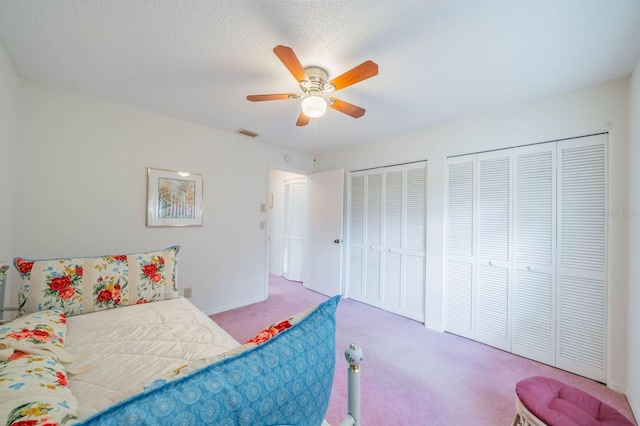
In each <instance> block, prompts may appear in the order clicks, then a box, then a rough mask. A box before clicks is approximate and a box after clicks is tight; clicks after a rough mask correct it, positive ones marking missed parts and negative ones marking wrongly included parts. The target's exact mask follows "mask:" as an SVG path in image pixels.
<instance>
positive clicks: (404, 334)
mask: <svg viewBox="0 0 640 426" xmlns="http://www.w3.org/2000/svg"><path fill="white" fill-rule="evenodd" d="M326 299H327V298H326V297H325V296H323V295H321V294H318V293H315V292H313V291H310V290H307V289H305V288H304V287H303V286H302V285H301V284H300V283H296V282H290V281H287V280H285V279H283V278H281V277H276V276H271V279H270V285H269V298H268V300H266V301H264V302H260V303H255V304H253V305H250V306H245V307H242V308H238V309H234V310H231V311H227V312H223V313H219V314H216V315H212V316H211V318H212V319H213V320H214V321H216V322H217V323H218V324H220V326H221V327H223V328H224V329H225V330H227V331H228V332H229V333H230V334H231V335H232V336H233V337H234V338H235V339H236V340H238V341H240V342H244V341H245V340H247V339H249V338H251V337H253V336H254V335H255V334H256V333H257V332H258V331H260V330H261V329H262V328H264V327H266V326H268V325H270V324H272V323H274V322H276V321H279V320H281V319H283V318H286V317H288V316H291V315H294V314H296V313H298V312H300V311H302V310H303V309H306V308H307V307H309V306H312V305H315V304H318V303H319V302H322V301H324V300H326ZM336 317H337V331H336V334H337V335H336V341H337V348H338V351H337V354H336V358H337V361H336V372H335V377H334V385H333V391H332V393H331V400H330V402H329V410H328V412H327V415H326V419H327V421H328V422H329V423H331V424H332V425H339V424H340V422H341V421H342V419H343V418H344V416H345V414H346V412H347V385H346V383H347V364H346V361H345V360H344V355H343V352H344V349H346V347H347V346H348V345H349V344H350V343H352V342H353V343H358V344H359V345H360V346H362V348H363V351H364V361H363V363H362V365H361V368H362V370H361V374H362V377H361V380H362V423H363V424H366V425H372V426H373V425H375V426H377V425H385V426H386V425H430V426H438V425H447V426H449V425H461V424H468V425H474V426H484V425H486V426H496V425H505V426H507V425H510V424H511V421H512V420H513V416H514V413H515V385H516V383H517V382H518V381H519V380H521V379H524V378H527V377H530V376H537V375H541V376H548V377H552V378H555V379H557V380H561V381H563V382H565V383H567V384H569V385H572V386H575V387H578V388H580V389H582V390H584V391H586V392H588V393H590V394H592V395H593V396H595V397H597V398H599V399H600V400H602V401H603V402H605V403H607V404H609V405H611V406H613V407H614V408H616V409H617V410H619V411H620V412H621V413H622V414H624V415H625V416H626V417H627V418H629V419H631V420H633V414H632V412H631V409H630V407H629V404H628V402H627V399H626V398H625V396H624V395H621V394H619V393H616V392H614V391H612V390H610V389H608V388H607V387H606V386H604V385H602V384H601V383H597V382H594V381H593V380H589V379H586V378H584V377H580V376H576V375H574V374H571V373H568V372H566V371H562V370H558V369H555V368H553V367H549V366H547V365H544V364H540V363H537V362H535V361H531V360H528V359H525V358H521V357H519V356H516V355H512V354H509V353H507V352H504V351H501V350H498V349H495V348H492V347H490V346H486V345H483V344H481V343H477V342H474V341H471V340H468V339H465V338H462V337H458V336H455V335H452V334H449V333H438V332H435V331H432V330H429V329H427V328H425V327H424V325H423V324H421V323H418V322H416V321H412V320H409V319H406V318H403V317H400V316H398V315H394V314H391V313H388V312H385V311H383V310H380V309H377V308H374V307H371V306H369V305H366V304H363V303H359V302H356V301H353V300H349V299H347V300H342V301H341V302H340V305H339V306H338V310H337V313H336Z"/></svg>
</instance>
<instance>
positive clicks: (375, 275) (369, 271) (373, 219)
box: [363, 171, 383, 306]
mask: <svg viewBox="0 0 640 426" xmlns="http://www.w3.org/2000/svg"><path fill="white" fill-rule="evenodd" d="M382 176H383V174H382V171H377V172H375V173H369V174H367V179H366V185H365V188H366V195H367V198H366V206H367V210H366V215H365V223H366V231H365V232H366V243H367V247H366V259H365V290H364V298H363V300H364V301H365V302H367V303H369V304H371V305H374V306H380V281H381V270H380V268H381V262H382Z"/></svg>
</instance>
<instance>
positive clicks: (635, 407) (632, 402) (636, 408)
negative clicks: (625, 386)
mask: <svg viewBox="0 0 640 426" xmlns="http://www.w3.org/2000/svg"><path fill="white" fill-rule="evenodd" d="M626 395H627V401H628V402H629V406H630V407H631V411H632V412H633V415H634V416H635V419H632V420H636V419H639V418H640V417H639V415H640V405H639V404H640V401H638V400H637V399H636V397H635V396H636V394H635V392H634V391H633V389H631V390H629V392H627V394H626Z"/></svg>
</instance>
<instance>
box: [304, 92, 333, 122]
mask: <svg viewBox="0 0 640 426" xmlns="http://www.w3.org/2000/svg"><path fill="white" fill-rule="evenodd" d="M326 111H327V101H325V100H324V98H323V97H322V96H320V95H310V96H307V97H306V98H304V99H303V100H302V112H303V113H304V115H306V116H307V117H309V118H318V117H322V116H323V115H324V113H325V112H326Z"/></svg>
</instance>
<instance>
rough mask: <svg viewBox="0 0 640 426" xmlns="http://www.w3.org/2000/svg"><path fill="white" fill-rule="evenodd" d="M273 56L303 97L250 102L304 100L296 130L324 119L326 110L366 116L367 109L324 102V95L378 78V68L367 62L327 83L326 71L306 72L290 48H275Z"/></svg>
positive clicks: (284, 96)
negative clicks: (312, 119) (312, 121)
mask: <svg viewBox="0 0 640 426" xmlns="http://www.w3.org/2000/svg"><path fill="white" fill-rule="evenodd" d="M273 52H274V53H275V54H276V56H277V57H278V58H279V59H280V60H281V61H282V63H283V64H284V66H285V67H287V69H288V70H289V72H290V73H291V74H292V75H293V77H294V78H295V79H296V80H297V81H298V83H299V84H300V89H302V92H303V93H302V94H301V95H299V94H296V93H276V94H269V95H249V96H247V100H249V101H251V102H260V101H276V100H284V99H299V98H303V99H302V111H301V112H300V115H299V116H298V121H297V122H296V126H306V125H307V124H309V118H316V117H321V116H322V115H324V113H325V111H326V109H327V106H329V107H331V108H333V109H335V110H337V111H340V112H342V113H344V114H347V115H349V116H351V117H353V118H359V117H362V116H363V115H364V113H365V110H364V108H360V107H359V106H356V105H353V104H350V103H348V102H345V101H341V100H340V99H336V98H334V97H329V98H325V97H324V96H323V95H324V94H325V93H331V92H337V91H338V90H342V89H344V88H345V87H349V86H351V85H353V84H356V83H359V82H361V81H362V80H366V79H367V78H371V77H373V76H375V75H378V65H377V64H376V63H375V62H373V61H365V62H363V63H361V64H360V65H358V66H357V67H355V68H352V69H350V70H349V71H347V72H345V73H344V74H341V75H339V76H338V77H336V78H334V79H332V80H328V75H327V72H326V71H325V70H324V69H322V68H320V67H307V68H304V67H303V66H302V64H300V61H299V60H298V57H297V56H296V54H295V53H294V52H293V50H292V49H291V48H290V47H287V46H276V47H275V48H274V49H273Z"/></svg>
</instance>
